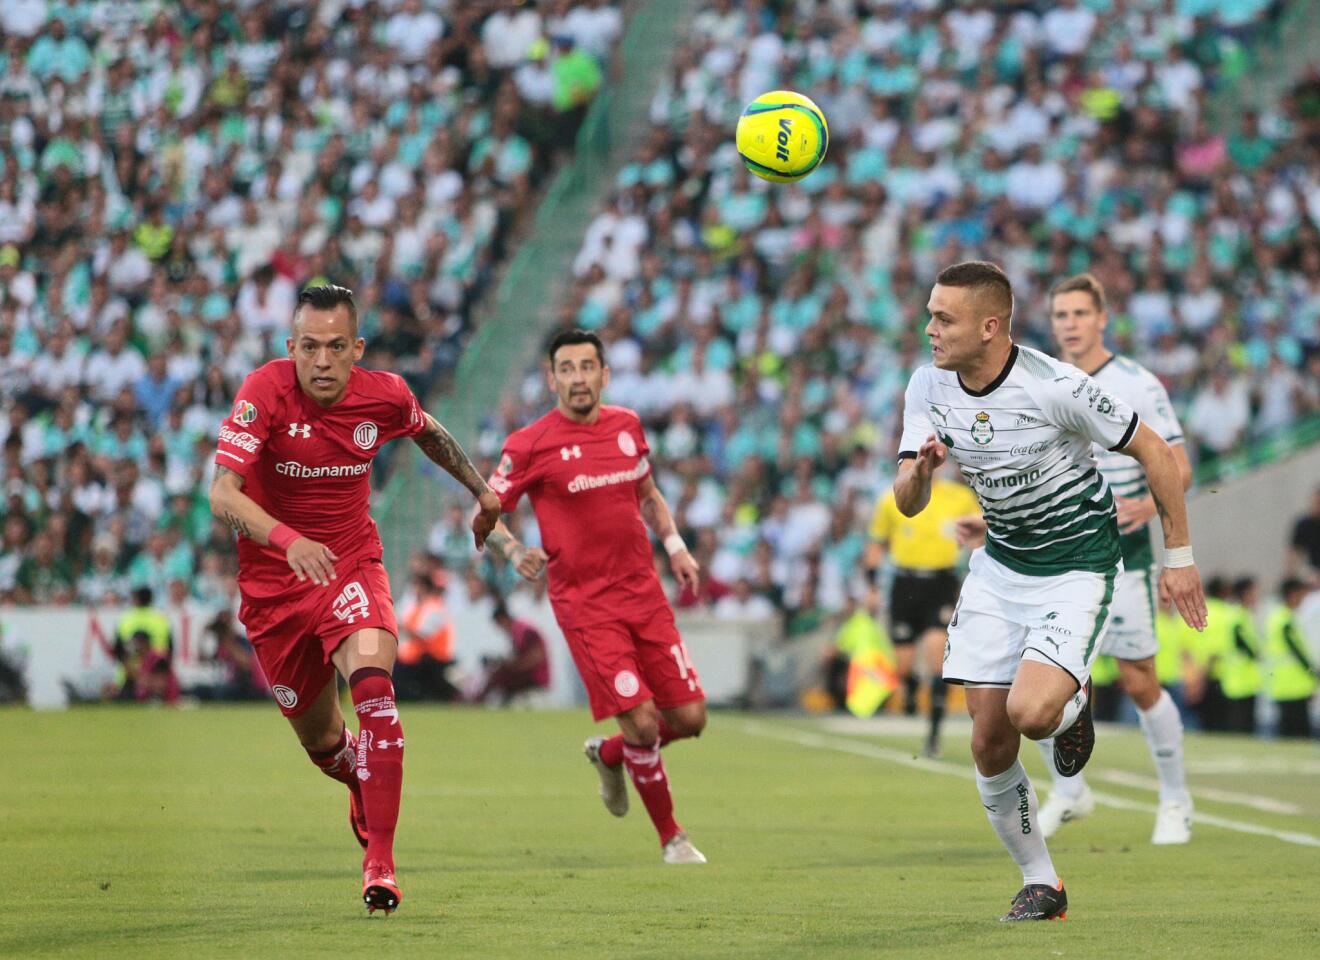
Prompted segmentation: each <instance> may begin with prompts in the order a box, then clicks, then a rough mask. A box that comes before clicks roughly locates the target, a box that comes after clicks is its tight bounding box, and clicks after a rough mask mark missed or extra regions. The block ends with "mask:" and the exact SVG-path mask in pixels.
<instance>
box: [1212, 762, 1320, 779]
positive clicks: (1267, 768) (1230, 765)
mask: <svg viewBox="0 0 1320 960" xmlns="http://www.w3.org/2000/svg"><path fill="white" fill-rule="evenodd" d="M1187 772H1188V773H1196V774H1206V775H1210V776H1216V775H1224V776H1236V775H1238V774H1243V773H1281V774H1286V775H1288V776H1291V777H1306V776H1311V777H1314V776H1320V760H1317V759H1313V758H1312V759H1298V760H1289V759H1285V758H1284V757H1206V758H1204V759H1201V760H1188V761H1187Z"/></svg>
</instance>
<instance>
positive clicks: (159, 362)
mask: <svg viewBox="0 0 1320 960" xmlns="http://www.w3.org/2000/svg"><path fill="white" fill-rule="evenodd" d="M695 6H696V12H695V15H694V16H693V17H692V18H691V19H690V22H688V23H686V24H684V25H683V26H682V27H681V29H680V37H681V38H682V42H681V43H680V45H679V46H678V48H677V50H676V51H675V52H674V54H673V58H672V62H671V64H670V66H669V67H668V69H667V70H666V72H665V76H664V77H663V78H662V81H661V82H660V83H659V84H658V88H657V89H655V91H654V95H653V97H652V98H651V101H650V103H649V117H648V118H647V119H648V120H649V126H648V129H647V130H646V131H645V132H644V134H643V136H642V137H641V138H640V142H639V144H638V145H637V146H636V148H635V152H634V153H633V155H632V157H631V158H630V159H629V160H628V162H627V163H625V164H624V165H623V166H622V168H621V169H618V170H617V172H615V171H610V174H609V176H610V179H609V180H606V179H605V178H604V175H603V171H597V173H598V174H599V182H598V183H594V184H592V185H591V186H592V189H594V190H595V191H596V192H597V193H598V195H599V197H600V200H599V211H598V215H597V216H595V218H594V219H593V220H592V221H591V223H590V225H589V227H588V228H587V230H586V232H585V235H584V236H581V237H573V238H571V239H570V241H569V242H570V243H571V244H572V245H573V246H574V247H576V248H577V252H576V256H575V257H574V259H573V262H572V271H571V276H570V277H569V278H567V279H568V282H567V283H565V284H564V285H563V286H564V287H565V288H566V289H565V292H564V293H563V297H562V300H561V301H560V303H559V307H558V309H557V311H556V316H555V317H553V318H552V319H554V320H555V321H556V322H557V323H558V325H560V326H564V325H580V326H583V327H586V328H589V329H594V330H599V331H600V332H601V333H602V334H603V335H604V337H605V338H606V340H607V341H608V343H609V360H610V363H611V365H612V368H613V383H612V386H611V390H610V394H609V397H610V399H611V400H612V401H614V402H617V403H620V404H625V405H629V406H633V407H635V408H637V409H638V410H639V411H640V412H641V413H642V415H643V417H644V418H645V421H646V425H647V427H648V429H649V431H650V432H651V434H652V436H653V440H654V444H653V446H654V448H655V453H656V457H655V461H656V465H657V468H658V473H657V475H658V477H659V478H660V481H661V485H662V487H663V488H664V489H665V491H666V492H667V494H668V495H669V497H670V499H671V501H672V502H673V504H674V505H675V507H676V509H677V511H678V515H679V519H680V521H681V523H682V525H683V528H684V530H685V531H686V532H687V533H688V534H689V537H690V539H691V540H692V542H693V543H694V545H695V546H696V548H697V554H698V556H699V558H700V559H701V561H702V562H703V563H704V564H705V565H706V568H707V569H708V570H709V571H710V573H711V574H712V578H711V583H710V586H709V587H708V588H707V594H706V595H705V596H703V597H700V598H696V597H687V598H684V600H683V602H684V603H685V604H688V605H703V604H707V605H714V604H715V603H716V602H717V601H719V600H721V599H723V600H724V601H725V602H724V603H723V609H724V610H726V611H728V612H737V611H740V610H743V611H745V610H750V609H756V610H760V609H762V608H763V604H764V603H765V602H766V601H767V600H769V601H770V602H771V603H772V604H773V606H774V608H775V609H777V610H780V611H786V612H788V613H790V615H791V616H790V620H789V623H790V626H791V627H794V628H795V629H796V628H802V629H806V628H809V627H810V626H811V625H812V624H814V623H817V622H818V621H819V618H820V616H822V615H824V614H827V613H830V612H835V611H838V610H841V609H843V608H844V607H845V606H846V604H847V603H848V598H849V596H850V595H852V594H855V593H856V589H857V579H856V573H855V571H856V568H857V559H858V557H859V555H860V551H861V549H862V545H863V530H864V526H865V524H864V520H865V516H866V514H867V512H868V510H869V507H870V503H871V501H872V498H873V496H874V494H875V493H876V491H877V490H880V489H883V488H884V487H885V486H886V485H887V483H888V481H889V479H890V477H891V476H892V468H893V459H892V453H893V444H894V438H895V424H896V418H897V414H898V406H899V404H900V402H901V401H900V396H901V392H902V388H903V385H904V384H905V383H906V381H907V378H908V375H909V372H910V370H911V369H912V368H913V366H915V365H917V364H919V363H922V362H924V359H923V345H924V338H923V337H922V335H921V332H920V331H921V326H922V324H923V322H924V312H923V311H924V302H925V301H924V297H925V294H926V291H927V290H928V287H929V283H930V280H931V278H932V277H933V275H934V273H935V272H936V270H937V269H938V267H939V265H942V264H946V263H949V262H953V261H955V260H957V259H962V258H966V257H973V256H984V257H988V258H991V259H995V260H997V261H999V262H1001V263H1003V264H1004V265H1005V267H1006V268H1007V269H1008V271H1009V274H1010V276H1011V277H1012V279H1013V282H1014V285H1015V288H1016V289H1017V291H1018V294H1019V302H1018V314H1017V327H1016V333H1017V335H1018V336H1019V337H1020V338H1021V339H1023V340H1024V341H1026V342H1028V343H1031V344H1034V345H1037V346H1041V347H1043V348H1045V349H1050V347H1051V343H1050V339H1049V334H1048V319H1047V317H1046V313H1045V308H1044V300H1045V292H1046V291H1047V290H1048V287H1049V285H1050V283H1051V282H1052V281H1053V280H1055V279H1057V278H1058V277H1060V276H1062V275H1065V274H1068V273H1072V272H1076V271H1078V270H1081V269H1089V270H1092V271H1093V272H1095V273H1096V274H1097V276H1099V277H1100V279H1101V280H1102V281H1103V282H1104V283H1105V285H1106V287H1107V289H1108V291H1109V294H1110V299H1111V317H1112V320H1111V331H1112V332H1113V342H1114V344H1115V345H1116V346H1117V347H1118V348H1119V349H1121V350H1123V351H1125V352H1128V353H1131V354H1133V355H1135V356H1136V357H1138V358H1139V359H1141V360H1142V361H1143V362H1144V363H1146V364H1147V365H1149V366H1150V367H1151V368H1152V369H1153V370H1155V371H1156V372H1157V373H1158V374H1159V375H1160V376H1161V378H1162V379H1164V380H1165V382H1166V383H1167V385H1168V386H1169V388H1170V390H1171V392H1172V393H1173V395H1174V397H1175V400H1176V402H1177V404H1178V406H1179V410H1180V412H1181V414H1182V416H1183V418H1184V420H1185V422H1186V425H1187V427H1188V429H1189V433H1190V435H1191V436H1192V437H1193V440H1194V442H1193V444H1192V451H1193V453H1194V456H1195V457H1196V458H1197V459H1198V460H1199V461H1200V463H1201V465H1202V468H1203V470H1204V469H1205V468H1207V467H1209V469H1211V470H1213V463H1214V461H1216V460H1219V461H1223V460H1224V459H1225V457H1226V455H1231V454H1233V453H1234V452H1236V451H1239V450H1241V449H1243V448H1244V446H1246V445H1248V444H1250V443H1251V442H1252V441H1255V440H1257V439H1259V438H1261V437H1265V436H1271V435H1273V436H1278V435H1287V434H1288V433H1289V431H1290V429H1291V428H1293V427H1294V426H1295V425H1296V424H1298V423H1299V422H1301V421H1302V420H1303V419H1304V418H1306V417H1307V416H1308V415H1310V414H1313V412H1314V411H1315V410H1316V409H1317V408H1318V407H1320V386H1318V385H1320V352H1318V351H1317V341H1318V340H1320V335H1318V334H1317V326H1316V324H1317V318H1320V234H1318V233H1317V222H1320V185H1318V184H1317V183H1316V181H1315V179H1314V173H1313V171H1314V169H1315V164H1314V159H1315V150H1316V146H1317V141H1316V138H1315V136H1314V125H1315V123H1316V119H1315V117H1316V115H1317V113H1318V112H1320V111H1317V110H1316V109H1315V101H1316V98H1315V97H1314V94H1313V92H1311V91H1312V86H1313V85H1312V86H1308V85H1306V84H1303V85H1302V86H1301V87H1299V88H1298V89H1297V91H1296V92H1295V95H1291V96H1286V97H1284V98H1283V99H1282V100H1280V101H1278V102H1277V103H1274V104H1273V105H1270V106H1267V109H1264V110H1263V111H1260V112H1256V111H1243V112H1241V113H1240V114H1234V115H1232V116H1230V117H1229V118H1228V119H1227V120H1226V121H1223V120H1220V122H1219V123H1218V124H1217V125H1216V126H1213V127H1212V126H1210V125H1209V121H1210V120H1211V119H1212V118H1213V110H1212V109H1211V108H1212V107H1213V105H1214V103H1215V101H1216V98H1219V97H1222V96H1223V94H1224V93H1225V92H1226V91H1231V90H1232V89H1233V88H1234V85H1236V84H1240V83H1241V82H1242V78H1243V75H1244V74H1245V73H1246V72H1247V71H1249V70H1251V69H1252V68H1253V60H1252V58H1251V55H1250V51H1251V49H1252V46H1253V44H1256V43H1257V42H1258V41H1260V40H1261V38H1263V37H1268V36H1270V34H1271V32H1272V31H1276V30H1277V29H1278V15H1279V8H1280V6H1281V5H1279V4H1271V3H1267V2H1263V0H1150V2H1145V0H1132V2H1123V0H1087V2H1082V3H1079V2H1076V0H1065V2H1062V3H1059V4H1048V5H1046V4H1038V3H1014V4H988V3H965V4H957V5H950V4H941V3H936V2H902V3H899V2H884V0H872V2H862V3H853V2H834V0H822V2H803V3H741V4H740V3H734V2H728V0H711V2H705V0H703V2H701V3H699V4H696V5H695ZM629 9H630V8H629V7H628V6H627V5H626V4H625V5H617V4H612V3H608V2H604V0H580V2H577V0H553V2H541V3H525V2H524V3H516V2H509V0H487V2H464V3H457V2H449V3H443V2H441V3H434V2H429V3H423V2H419V0H396V2H377V3H358V2H338V0H324V2H321V3H315V4H294V3H283V4H254V3H218V2H185V3H182V4H178V5H155V4H134V5H117V4H95V3H90V2H81V3H80V2H74V3H60V4H47V3H45V2H43V0H31V2H15V3H12V4H6V5H5V8H4V10H3V13H0V29H2V30H3V31H4V38H3V43H2V44H0V165H2V166H3V170H4V176H3V178H0V373H2V374H3V376H2V378H0V393H2V394H3V417H2V418H0V421H2V422H0V442H3V444H4V456H5V466H4V469H5V482H6V489H5V500H4V526H3V531H2V532H3V541H4V542H3V545H2V546H0V597H3V598H4V599H6V600H8V601H11V602H22V603H26V602H39V601H45V602H52V601H53V602H66V601H70V600H81V601H84V602H96V601H104V600H107V599H111V598H117V599H121V600H122V599H123V598H124V597H125V596H126V595H127V591H128V590H129V589H130V588H131V587H132V586H133V585H135V584H143V583H146V584H150V585H152V586H154V587H155V588H156V590H157V593H158V595H161V596H164V595H167V594H168V593H169V592H170V590H171V589H172V590H173V591H174V592H175V594H176V596H179V597H181V596H183V595H185V594H191V596H192V597H193V599H195V600H201V601H204V602H205V603H207V604H209V605H214V606H224V605H225V604H226V603H228V602H232V598H233V595H234V586H233V571H234V563H233V548H232V542H231V535H230V534H229V532H228V531H227V530H225V529H224V528H223V527H221V526H219V525H217V524H215V523H214V522H213V521H212V518H211V517H210V514H209V512H208V508H207V504H206V501H205V489H206V481H207V477H208V474H209V469H210V467H209V464H210V461H211V456H212V449H213V435H214V430H215V426H216V424H217V422H218V420H219V417H220V416H221V414H222V413H223V411H224V410H225V408H226V406H227V404H228V402H229V400H230V398H232V396H233V393H234V390H235V389H236V387H237V384H238V382H239V380H240V379H241V377H242V376H243V375H244V374H245V373H246V372H247V371H249V370H250V369H252V368H253V367H254V366H255V365H257V364H258V363H260V362H261V361H262V360H263V359H265V358H268V357H270V356H274V355H278V354H279V353H280V352H282V348H283V344H282V340H283V336H284V328H283V325H284V323H285V322H286V320H287V317H288V315H289V313H290V311H291V305H292V302H293V299H294V297H295V295H296V291H297V290H298V288H299V286H300V285H302V284H305V283H307V282H309V281H311V280H313V279H315V278H325V279H329V280H332V281H334V282H337V283H341V284H345V285H348V286H352V287H353V288H354V289H356V290H357V291H358V296H359V302H360V304H361V305H362V308H363V333H364V335H365V336H366V337H367V340H368V354H367V357H366V358H365V361H364V362H365V363H366V365H368V366H372V367H377V368H388V369H394V370H396V371H398V372H400V373H402V374H403V375H404V376H405V377H406V378H408V380H409V381H410V383H411V384H412V386H413V387H414V388H415V389H416V390H417V391H418V392H419V394H422V395H430V396H432V397H435V396H437V395H438V396H441V397H443V396H445V394H446V391H450V390H453V389H454V386H455V380H454V371H455V369H456V365H457V361H458V359H459V357H460V356H461V353H462V351H463V349H464V346H465V344H467V343H468V342H469V338H470V335H471V333H472V330H473V325H474V323H476V321H477V318H478V317H479V316H480V315H481V311H480V310H479V309H478V307H479V305H480V304H481V303H482V298H483V295H484V294H486V293H487V291H488V290H489V289H490V288H491V287H492V286H493V282H492V281H493V280H494V279H496V278H498V276H499V270H500V264H501V263H503V262H505V261H506V260H507V255H508V254H509V253H510V252H512V251H513V250H515V249H516V247H517V244H518V242H519V239H520V237H521V226H522V224H523V221H524V220H525V214H526V213H527V212H528V211H530V210H531V209H533V208H534V207H535V205H536V202H537V198H538V191H539V190H540V189H541V188H542V187H543V186H544V184H545V183H546V182H547V181H548V179H549V177H550V175H552V173H553V171H554V170H555V169H556V168H557V164H558V163H559V162H560V161H561V160H562V159H563V158H565V157H566V156H569V155H570V154H571V151H572V144H573V137H574V133H575V131H576V130H577V129H578V126H579V125H580V124H581V123H582V120H583V116H584V114H585V113H586V111H587V109H588V107H589V105H590V103H591V102H592V97H593V95H594V94H595V93H596V92H597V90H598V89H599V88H600V87H601V85H602V82H603V81H604V79H605V78H606V77H608V76H610V75H611V71H615V72H617V71H620V70H624V69H626V65H624V64H621V63H614V64H611V63H610V56H611V51H612V50H613V49H614V48H615V46H616V44H617V42H618V41H619V39H620V37H621V34H622V31H623V27H624V13H626V12H628V10H629ZM774 87H794V88H797V89H802V90H806V91H809V92H810V93H811V94H812V96H813V97H814V98H815V99H816V100H817V102H818V103H819V104H820V105H821V107H822V108H823V109H824V111H825V113H826V115H827V116H828V118H829V121H830V124H831V133H832V143H831V147H830V152H829V156H828V157H827V160H826V163H825V165H824V166H823V167H822V168H821V169H820V170H818V171H817V172H816V173H814V174H813V175H812V176H811V177H809V178H808V179H807V180H805V181H804V182H803V183H801V184H799V185H794V186H785V187H773V188H772V187H770V186H768V185H766V184H764V183H762V182H760V181H757V180H755V179H754V178H750V177H749V176H748V175H747V173H746V172H745V170H744V169H743V168H742V166H741V164H740V163H739V162H738V159H737V156H736V153H735V151H734V148H733V145H732V143H731V137H730V132H731V130H732V126H733V122H734V120H735V119H736V117H737V115H738V113H739V111H740V109H741V107H742V106H743V104H744V103H745V102H746V101H747V100H749V99H750V98H751V97H752V96H754V95H755V94H756V93H758V92H760V91H763V90H765V89H771V88H774ZM520 308H522V309H525V306H523V307H520ZM542 332H543V331H541V330H539V329H537V327H536V325H535V323H528V325H527V326H526V334H527V336H528V337H531V338H539V337H540V336H541V335H542ZM506 379H507V378H506ZM515 379H516V378H515ZM546 403H547V398H546V396H545V393H544V390H543V385H542V381H541V379H540V375H539V373H538V372H536V371H532V372H530V373H529V375H528V376H527V377H526V378H525V379H524V381H523V382H522V384H521V386H520V387H515V388H514V390H513V392H512V393H511V394H510V395H509V396H508V398H507V399H506V401H505V403H503V404H502V405H501V406H500V407H499V410H498V412H497V413H496V414H495V415H493V416H488V417H487V418H486V420H485V422H484V423H483V425H482V430H481V433H480V436H479V438H478V440H477V441H476V443H475V451H476V452H478V453H479V454H481V455H482V456H483V458H484V459H485V461H486V462H487V463H493V456H494V454H495V453H496V452H497V451H498V445H499V442H500V440H501V439H502V438H503V437H504V436H505V435H506V434H507V433H508V432H509V431H510V430H512V429H513V428H515V427H516V426H518V425H520V424H522V423H524V422H527V420H529V419H531V418H532V417H533V416H534V415H536V414H537V413H539V412H540V411H542V410H543V409H544V407H545V404H546ZM385 466H386V467H388V464H385ZM375 479H376V481H377V482H378V483H380V484H381V485H384V484H385V483H386V482H388V480H389V479H390V472H389V470H388V469H386V470H380V469H378V471H377V476H376V477H375ZM428 522H429V521H428ZM464 522H465V521H464V517H463V516H462V514H461V512H459V511H449V512H446V513H444V514H443V515H442V516H441V518H440V519H439V521H438V522H436V524H435V527H434V528H433V529H432V530H431V531H430V535H429V537H428V538H426V539H425V540H423V539H421V538H420V537H416V530H415V528H412V529H413V533H414V535H415V542H414V543H413V544H411V545H410V546H414V547H423V546H425V547H427V548H428V549H429V550H430V551H431V552H433V553H435V554H437V555H439V556H442V557H444V558H445V560H446V562H447V563H448V564H449V565H450V566H451V567H456V568H461V567H465V566H468V565H470V564H471V556H470V554H468V553H467V552H466V547H465V546H464V544H465V542H466V536H465V534H464V533H463V526H464ZM532 535H533V536H534V532H533V533H532ZM484 573H485V575H487V576H488V577H489V578H493V579H496V580H500V581H501V582H502V585H503V586H512V582H513V578H512V577H511V576H510V575H509V574H508V572H507V571H503V572H502V573H501V572H498V571H494V570H491V569H489V568H486V569H485V570H484ZM739 581H742V583H741V585H740V584H739ZM171 583H173V587H171ZM726 591H727V592H728V595H727V597H726Z"/></svg>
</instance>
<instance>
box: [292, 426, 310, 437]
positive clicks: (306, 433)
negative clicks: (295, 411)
mask: <svg viewBox="0 0 1320 960" xmlns="http://www.w3.org/2000/svg"><path fill="white" fill-rule="evenodd" d="M311 435H312V425H311V424H310V423H291V424H289V436H291V437H302V438H303V439H304V440H306V439H307V438H308V437H310V436H311Z"/></svg>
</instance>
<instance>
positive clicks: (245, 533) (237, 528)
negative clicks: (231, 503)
mask: <svg viewBox="0 0 1320 960" xmlns="http://www.w3.org/2000/svg"><path fill="white" fill-rule="evenodd" d="M225 523H227V524H229V528H230V529H231V530H233V531H234V532H235V533H237V534H238V535H239V536H241V537H247V538H248V539H249V540H251V539H252V530H251V529H250V528H249V527H248V525H247V524H246V523H245V522H244V521H243V518H242V517H239V516H237V515H235V514H233V513H230V512H229V511H228V510H226V511H225Z"/></svg>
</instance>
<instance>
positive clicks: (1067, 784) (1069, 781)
mask: <svg viewBox="0 0 1320 960" xmlns="http://www.w3.org/2000/svg"><path fill="white" fill-rule="evenodd" d="M1037 743H1038V744H1039V745H1040V755H1041V756H1042V757H1044V758H1045V769H1046V770H1048V771H1049V772H1050V777H1051V778H1053V783H1052V784H1051V786H1050V793H1051V794H1055V793H1057V794H1058V795H1059V796H1061V797H1067V798H1068V799H1069V800H1076V799H1077V798H1078V797H1080V796H1081V795H1082V794H1083V793H1085V792H1086V775H1085V774H1081V773H1079V774H1077V775H1076V776H1073V777H1065V776H1064V775H1063V774H1061V773H1059V771H1058V770H1056V769H1055V767H1054V738H1053V737H1050V738H1049V739H1048V740H1038V741H1037Z"/></svg>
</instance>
